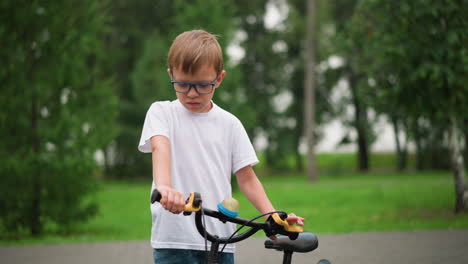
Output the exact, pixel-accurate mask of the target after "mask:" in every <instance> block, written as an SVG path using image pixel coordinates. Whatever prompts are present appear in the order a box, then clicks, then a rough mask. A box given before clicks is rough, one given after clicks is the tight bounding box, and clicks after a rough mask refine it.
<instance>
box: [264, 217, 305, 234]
mask: <svg viewBox="0 0 468 264" xmlns="http://www.w3.org/2000/svg"><path fill="white" fill-rule="evenodd" d="M271 217H272V218H273V220H275V222H276V223H277V224H278V225H280V226H282V227H283V228H284V230H286V231H288V232H296V233H301V232H304V229H303V228H302V227H300V226H295V225H290V224H289V223H288V221H286V220H283V219H281V217H280V216H279V215H278V213H274V214H272V215H271Z"/></svg>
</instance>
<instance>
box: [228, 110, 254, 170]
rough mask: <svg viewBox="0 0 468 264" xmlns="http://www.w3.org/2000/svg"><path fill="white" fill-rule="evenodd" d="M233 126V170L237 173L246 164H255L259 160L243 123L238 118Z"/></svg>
mask: <svg viewBox="0 0 468 264" xmlns="http://www.w3.org/2000/svg"><path fill="white" fill-rule="evenodd" d="M233 126H234V127H233V131H234V133H233V142H232V147H233V151H232V172H233V173H236V172H237V171H238V170H240V169H242V168H244V167H245V166H248V165H250V166H253V165H255V164H257V163H258V162H259V161H258V158H257V154H256V153H255V149H254V147H253V145H252V143H251V142H250V139H249V136H248V134H247V131H245V128H244V126H243V125H242V123H241V122H240V121H239V120H238V119H236V122H234V124H233Z"/></svg>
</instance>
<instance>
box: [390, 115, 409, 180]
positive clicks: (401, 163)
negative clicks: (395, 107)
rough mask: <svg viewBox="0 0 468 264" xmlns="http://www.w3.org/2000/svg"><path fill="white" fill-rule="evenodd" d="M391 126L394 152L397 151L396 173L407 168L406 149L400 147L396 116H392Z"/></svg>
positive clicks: (398, 126)
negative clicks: (393, 135)
mask: <svg viewBox="0 0 468 264" xmlns="http://www.w3.org/2000/svg"><path fill="white" fill-rule="evenodd" d="M391 119H392V125H393V132H394V134H395V145H396V151H397V169H398V171H403V170H405V169H406V166H407V156H408V155H407V154H408V150H407V149H406V146H403V145H402V142H401V141H400V137H399V135H398V134H399V132H400V125H399V121H398V118H397V117H396V116H392V117H391Z"/></svg>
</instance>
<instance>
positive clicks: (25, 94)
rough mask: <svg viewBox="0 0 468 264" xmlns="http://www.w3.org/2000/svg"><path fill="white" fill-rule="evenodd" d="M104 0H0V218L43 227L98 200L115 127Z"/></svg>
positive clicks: (79, 215) (66, 221)
mask: <svg viewBox="0 0 468 264" xmlns="http://www.w3.org/2000/svg"><path fill="white" fill-rule="evenodd" d="M103 7H104V6H103V4H101V2H98V1H84V2H83V1H66V2H54V3H43V1H32V2H31V1H21V2H18V1H2V4H0V13H1V14H2V17H1V23H0V38H1V39H2V49H1V51H0V58H1V61H2V63H3V65H4V66H5V67H2V69H1V70H0V79H1V80H2V81H1V85H2V93H1V97H0V103H1V104H2V112H1V113H0V122H1V130H0V131H1V132H0V133H1V137H0V145H2V148H1V150H0V158H1V159H2V163H1V165H0V174H1V175H2V177H1V178H0V181H1V183H0V186H1V187H0V188H1V191H0V211H1V213H0V220H1V224H2V225H3V226H4V227H5V230H8V231H9V232H12V233H15V232H20V231H21V230H29V232H30V233H31V234H32V235H40V234H41V233H42V232H43V230H44V226H45V224H46V223H49V222H53V223H55V224H56V225H57V226H59V227H60V228H65V229H66V228H69V227H70V226H71V225H72V224H73V223H75V222H78V221H84V220H86V219H88V218H89V217H91V216H92V215H93V214H94V213H95V212H96V210H97V207H96V204H95V203H94V201H93V199H91V198H92V197H91V195H92V193H93V191H94V190H95V189H96V182H95V173H96V172H97V169H98V168H97V164H96V161H95V158H94V157H95V153H96V151H97V150H100V149H102V148H103V147H104V146H105V145H106V144H107V143H108V142H109V141H110V139H111V138H112V137H113V136H114V135H115V133H114V119H115V117H116V103H117V101H116V97H115V96H114V95H113V90H112V86H111V84H112V83H111V82H110V79H109V78H108V76H105V75H104V74H103V72H102V71H101V69H102V68H101V66H102V65H103V63H104V48H103V38H104V37H105V36H106V34H107V31H106V27H107V25H108V16H107V15H106V13H105V12H103Z"/></svg>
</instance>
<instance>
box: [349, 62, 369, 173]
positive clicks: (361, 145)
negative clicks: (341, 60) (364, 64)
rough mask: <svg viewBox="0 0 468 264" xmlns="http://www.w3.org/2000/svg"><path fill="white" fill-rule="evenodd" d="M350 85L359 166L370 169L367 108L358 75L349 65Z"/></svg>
mask: <svg viewBox="0 0 468 264" xmlns="http://www.w3.org/2000/svg"><path fill="white" fill-rule="evenodd" d="M348 76H349V87H350V90H351V96H352V100H353V104H354V115H355V117H354V118H355V119H354V124H355V128H356V132H357V137H358V138H357V143H358V167H359V171H363V172H366V171H368V170H369V142H368V136H367V133H368V129H367V127H368V122H367V108H366V107H365V105H364V104H363V103H362V102H361V99H360V98H359V94H358V91H357V89H358V88H357V78H358V77H357V76H356V74H355V73H354V72H353V70H352V69H351V68H349V67H348Z"/></svg>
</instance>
